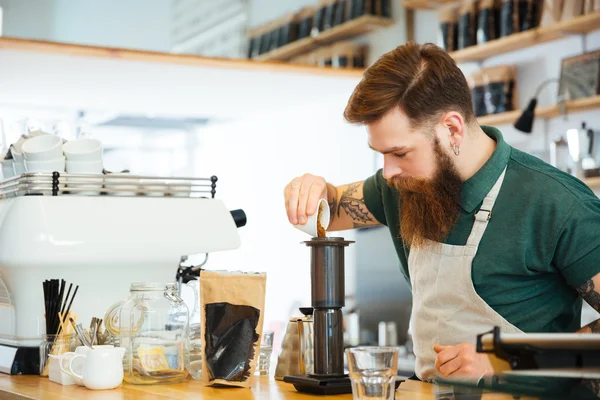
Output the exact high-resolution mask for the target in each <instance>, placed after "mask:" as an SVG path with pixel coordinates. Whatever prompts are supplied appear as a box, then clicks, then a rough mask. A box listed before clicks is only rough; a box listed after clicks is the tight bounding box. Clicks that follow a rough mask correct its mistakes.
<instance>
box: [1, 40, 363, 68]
mask: <svg viewBox="0 0 600 400" xmlns="http://www.w3.org/2000/svg"><path fill="white" fill-rule="evenodd" d="M3 50H9V51H11V50H12V51H28V52H41V53H51V54H64V55H69V56H85V57H100V58H108V59H119V60H130V61H142V62H153V63H167V64H179V65H189V66H194V67H206V68H226V69H239V70H260V71H269V72H276V73H277V72H281V73H300V74H310V75H322V76H339V77H342V76H346V77H354V78H361V77H362V74H363V72H364V71H363V70H362V69H356V68H323V67H316V66H309V65H298V64H290V63H280V62H258V61H256V60H248V59H228V58H213V57H204V56H199V55H194V54H176V53H161V52H154V51H145V50H132V49H122V48H114V47H100V46H88V45H79V44H70V43H59V42H50V41H44V40H30V39H21V38H14V37H6V36H2V37H0V52H1V51H3Z"/></svg>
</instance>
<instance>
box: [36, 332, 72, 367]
mask: <svg viewBox="0 0 600 400" xmlns="http://www.w3.org/2000/svg"><path fill="white" fill-rule="evenodd" d="M69 351H75V335H74V334H70V335H69V334H66V335H44V336H43V338H42V343H40V376H48V371H49V367H50V364H49V362H48V361H49V360H50V354H53V355H56V356H59V355H61V354H64V353H67V352H69Z"/></svg>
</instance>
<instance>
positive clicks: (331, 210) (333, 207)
mask: <svg viewBox="0 0 600 400" xmlns="http://www.w3.org/2000/svg"><path fill="white" fill-rule="evenodd" d="M336 210H337V196H335V195H334V196H333V199H332V200H331V203H329V215H331V217H332V218H333V216H334V215H335V212H336Z"/></svg>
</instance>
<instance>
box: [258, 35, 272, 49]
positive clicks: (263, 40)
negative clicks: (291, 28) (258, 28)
mask: <svg viewBox="0 0 600 400" xmlns="http://www.w3.org/2000/svg"><path fill="white" fill-rule="evenodd" d="M259 40H260V42H259V49H258V54H259V55H260V54H264V53H266V52H268V51H269V46H270V40H271V35H270V34H269V32H264V33H262V34H261V35H260V39H259Z"/></svg>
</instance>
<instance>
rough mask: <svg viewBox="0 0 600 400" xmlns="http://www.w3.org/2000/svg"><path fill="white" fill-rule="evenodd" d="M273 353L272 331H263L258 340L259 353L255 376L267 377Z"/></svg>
mask: <svg viewBox="0 0 600 400" xmlns="http://www.w3.org/2000/svg"><path fill="white" fill-rule="evenodd" d="M272 353H273V331H264V332H263V334H262V337H261V339H260V353H259V354H258V363H257V365H256V372H255V375H269V369H270V368H271V354H272Z"/></svg>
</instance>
